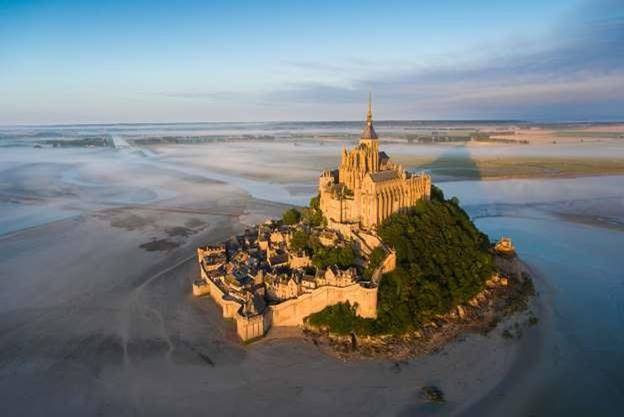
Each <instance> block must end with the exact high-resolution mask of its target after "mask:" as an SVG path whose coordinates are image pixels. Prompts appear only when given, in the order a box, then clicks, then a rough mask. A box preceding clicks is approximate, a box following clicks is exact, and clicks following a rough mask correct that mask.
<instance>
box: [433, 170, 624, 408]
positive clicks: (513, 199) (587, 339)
mask: <svg viewBox="0 0 624 417" xmlns="http://www.w3.org/2000/svg"><path fill="white" fill-rule="evenodd" d="M442 187H443V189H444V190H445V192H447V193H448V194H449V195H457V196H458V197H459V198H460V200H461V201H463V202H465V203H466V205H467V209H468V211H469V212H471V214H480V215H481V216H482V217H480V218H478V219H477V220H476V224H477V226H478V227H479V228H481V229H482V230H483V231H485V232H486V233H487V234H488V235H489V236H490V237H491V238H492V239H497V238H499V237H500V236H502V235H508V236H511V237H512V238H513V241H514V243H515V245H516V246H517V249H518V252H519V255H520V256H521V258H522V259H524V260H525V261H527V262H528V263H529V264H530V265H531V266H532V267H533V268H535V269H536V270H537V271H539V273H541V274H542V275H543V276H544V277H545V279H546V284H547V286H548V287H549V289H550V291H549V292H551V293H552V298H548V299H547V300H545V301H546V302H550V301H551V300H552V303H553V309H554V317H553V329H554V331H552V332H551V333H550V334H547V335H546V340H545V342H544V343H543V345H542V346H536V347H535V348H536V349H539V350H540V352H539V355H538V358H539V359H538V360H537V363H535V364H532V365H531V366H530V367H528V368H527V369H526V370H525V372H524V373H522V374H520V375H516V374H514V375H510V379H512V381H511V383H510V384H509V385H510V386H511V388H510V389H509V390H508V391H507V392H506V393H505V397H504V399H502V400H501V399H498V400H497V401H487V402H486V404H485V405H484V406H483V408H482V409H480V410H479V414H481V415H493V416H494V415H502V414H503V413H504V414H506V415H519V416H525V415H536V416H542V415H544V416H547V415H557V416H559V415H566V416H587V415H618V414H619V411H620V410H621V407H622V404H624V269H623V268H622V267H623V266H624V260H623V258H622V256H623V255H624V233H623V232H622V231H620V230H613V229H611V228H609V227H605V226H604V225H593V226H589V225H585V224H577V223H573V222H569V221H564V220H561V219H560V218H559V217H558V216H556V215H553V211H554V212H556V211H557V210H558V209H559V207H560V205H561V201H562V200H565V201H569V202H572V201H574V200H577V199H581V200H583V199H589V200H592V201H598V202H604V201H606V202H607V203H606V204H609V205H615V207H608V210H611V211H612V212H614V213H615V214H616V215H617V214H618V213H619V215H621V214H622V213H624V205H623V204H622V199H621V196H622V194H623V193H624V177H608V178H579V179H569V180H547V181H543V180H542V181H535V180H512V181H496V182H486V183H484V182H457V183H448V184H447V183H445V184H443V185H442ZM602 198H606V200H602ZM503 203H504V204H507V205H505V206H503V208H500V207H498V209H496V210H491V213H492V215H488V214H487V212H488V211H487V206H488V205H497V204H498V205H500V204H503ZM535 203H537V204H535ZM484 207H485V208H486V210H485V211H484V210H483V209H484ZM614 209H615V210H614ZM596 210H597V211H599V210H600V207H596ZM484 212H485V213H486V214H483V213H484ZM509 214H510V215H511V216H510V215H509ZM514 378H517V383H514V381H513V379H514Z"/></svg>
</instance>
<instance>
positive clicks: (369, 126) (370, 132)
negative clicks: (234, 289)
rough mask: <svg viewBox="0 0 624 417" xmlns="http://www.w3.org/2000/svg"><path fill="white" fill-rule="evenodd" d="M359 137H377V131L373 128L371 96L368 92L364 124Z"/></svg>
mask: <svg viewBox="0 0 624 417" xmlns="http://www.w3.org/2000/svg"><path fill="white" fill-rule="evenodd" d="M360 139H377V133H376V132H375V129H374V128H373V96H372V94H371V93H370V92H369V93H368V113H366V126H364V130H363V131H362V136H360Z"/></svg>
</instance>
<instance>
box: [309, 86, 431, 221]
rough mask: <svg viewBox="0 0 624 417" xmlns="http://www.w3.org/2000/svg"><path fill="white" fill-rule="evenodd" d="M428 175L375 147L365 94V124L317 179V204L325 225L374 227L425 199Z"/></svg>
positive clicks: (427, 191) (428, 183) (369, 110)
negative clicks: (415, 171) (411, 170)
mask: <svg viewBox="0 0 624 417" xmlns="http://www.w3.org/2000/svg"><path fill="white" fill-rule="evenodd" d="M430 193H431V177H430V176H429V175H425V174H422V175H413V174H410V173H409V172H407V171H405V169H404V168H403V167H402V166H401V165H398V164H395V163H393V162H392V161H390V158H389V157H388V155H386V153H385V152H380V151H379V140H378V137H377V133H376V132H375V128H374V127H373V114H372V109H371V100H370V97H369V103H368V114H367V116H366V125H365V126H364V130H363V131H362V135H361V137H360V142H359V144H358V146H356V147H355V148H354V149H351V150H347V149H346V148H344V149H343V151H342V158H341V160H340V167H339V168H338V169H335V170H331V171H330V170H326V171H323V173H322V174H321V177H320V179H319V195H320V208H321V210H322V211H323V215H324V216H325V218H326V219H327V222H328V226H329V227H331V228H336V229H344V227H345V226H347V227H359V228H362V229H367V230H374V229H375V228H376V227H377V226H378V225H379V224H381V223H382V222H383V221H384V220H385V219H386V218H387V217H389V216H390V215H391V214H392V213H395V212H397V211H401V210H403V209H406V208H408V207H411V206H413V205H414V204H416V202H417V201H419V200H421V199H426V200H427V199H429V196H430Z"/></svg>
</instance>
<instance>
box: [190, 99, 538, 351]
mask: <svg viewBox="0 0 624 417" xmlns="http://www.w3.org/2000/svg"><path fill="white" fill-rule="evenodd" d="M504 243H505V244H506V243H508V241H507V240H505V242H504ZM509 244H510V242H509ZM499 246H500V244H499V245H498V246H496V247H495V246H493V245H491V243H490V241H489V239H488V237H487V236H486V235H485V234H483V233H481V232H479V230H477V228H476V227H475V226H474V224H473V223H472V221H471V220H470V218H469V216H468V215H467V214H466V213H465V212H464V211H463V210H462V208H461V207H460V206H459V201H458V200H457V199H456V198H451V199H448V200H447V199H445V197H444V195H443V193H442V191H441V190H440V189H439V188H437V187H435V186H434V185H432V184H431V177H430V176H429V175H427V174H425V173H421V174H413V173H410V172H408V171H406V170H405V169H404V168H403V167H402V166H401V165H399V164H396V163H394V162H392V161H391V160H390V158H389V157H388V155H387V154H386V153H385V152H383V151H379V140H378V136H377V133H376V132H375V129H374V127H373V119H372V109H371V103H370V100H369V108H368V114H367V117H366V124H365V127H364V129H363V131H362V134H361V137H360V141H359V144H358V145H357V146H356V147H355V148H353V149H351V150H347V149H346V148H344V149H343V151H342V157H341V162H340V166H339V168H338V169H335V170H325V171H323V172H322V174H321V176H320V179H319V192H318V195H317V196H316V197H314V198H312V199H311V201H310V206H309V207H307V208H304V209H296V208H292V209H290V210H288V211H286V212H285V213H284V215H283V217H282V219H280V220H268V221H266V222H265V223H263V224H261V225H256V226H253V227H250V228H248V229H246V230H245V231H244V233H243V234H241V235H238V236H235V237H233V238H231V239H230V240H228V241H226V242H223V243H222V244H220V245H216V246H205V247H200V248H198V249H197V259H198V262H199V265H200V278H199V279H197V280H196V281H194V283H193V294H194V295H196V296H204V295H210V296H211V297H212V298H213V299H214V301H215V302H216V303H217V304H218V305H219V306H220V307H221V309H222V314H223V317H224V318H231V319H234V322H235V324H236V332H237V334H238V336H239V337H240V339H241V340H243V341H251V340H254V339H257V338H260V337H262V336H264V335H265V334H266V333H267V331H268V330H269V329H270V328H272V327H281V326H302V327H303V328H304V329H305V330H306V332H307V334H308V335H310V336H311V337H312V338H313V339H314V341H315V342H316V343H317V344H318V343H319V341H320V342H321V343H322V342H323V341H329V344H330V345H331V346H333V347H335V348H338V350H341V351H342V352H343V353H346V352H349V351H352V350H355V348H356V344H358V342H357V339H358V338H359V340H360V342H359V343H360V344H362V343H363V346H364V349H360V350H361V351H364V352H368V353H371V354H379V353H389V354H392V355H394V356H397V355H410V354H414V353H416V351H415V349H416V350H420V351H427V350H431V349H433V348H435V346H436V344H437V343H439V342H441V341H446V340H449V339H452V338H453V337H455V336H457V335H458V334H459V333H460V331H462V330H463V329H466V328H469V327H470V328H472V329H473V330H474V329H475V328H479V329H480V330H483V331H487V329H489V328H492V327H493V326H495V325H496V322H497V320H498V318H499V317H500V315H501V314H504V313H507V312H510V311H514V310H515V309H517V308H518V306H523V305H526V297H527V296H528V294H530V293H531V292H532V284H531V281H530V278H529V277H528V273H527V271H526V270H524V269H522V267H521V264H519V263H518V261H517V259H516V258H515V256H514V255H513V254H511V255H510V254H509V253H506V254H504V255H505V256H503V255H499V254H497V251H496V248H498V247H499ZM518 300H520V301H518ZM458 323H461V325H457V324H458ZM417 339H418V340H420V341H421V342H422V343H414V341H415V340H417ZM388 342H390V343H388ZM405 342H407V343H405ZM397 346H403V347H402V348H400V349H399V351H400V352H399V351H397ZM405 346H411V347H412V348H405ZM414 347H418V348H414Z"/></svg>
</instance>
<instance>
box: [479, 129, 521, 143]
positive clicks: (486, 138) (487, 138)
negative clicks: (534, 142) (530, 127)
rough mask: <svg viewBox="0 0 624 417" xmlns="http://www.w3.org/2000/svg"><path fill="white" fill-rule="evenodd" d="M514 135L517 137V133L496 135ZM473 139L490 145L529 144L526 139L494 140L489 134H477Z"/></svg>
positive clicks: (498, 133)
mask: <svg viewBox="0 0 624 417" xmlns="http://www.w3.org/2000/svg"><path fill="white" fill-rule="evenodd" d="M506 134H512V135H515V132H511V133H509V132H497V133H496V135H506ZM471 139H472V140H474V141H475V142H490V143H519V144H522V145H526V144H528V143H529V141H528V140H526V139H505V138H493V137H491V136H490V134H489V133H484V132H477V133H474V134H473V135H472V136H471Z"/></svg>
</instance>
